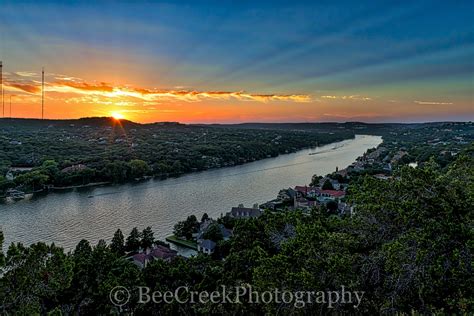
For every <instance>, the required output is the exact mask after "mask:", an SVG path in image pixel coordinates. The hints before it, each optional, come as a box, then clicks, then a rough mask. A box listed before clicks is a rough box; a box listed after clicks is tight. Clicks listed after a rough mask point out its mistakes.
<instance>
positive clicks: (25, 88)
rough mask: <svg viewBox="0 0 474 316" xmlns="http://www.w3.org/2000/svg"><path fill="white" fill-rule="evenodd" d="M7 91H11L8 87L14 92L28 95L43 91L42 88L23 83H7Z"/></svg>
mask: <svg viewBox="0 0 474 316" xmlns="http://www.w3.org/2000/svg"><path fill="white" fill-rule="evenodd" d="M4 85H5V89H6V90H9V89H8V87H10V88H12V90H16V91H22V92H27V93H32V94H36V93H39V92H40V91H41V88H40V87H39V86H37V85H35V84H31V83H22V82H5V83H4Z"/></svg>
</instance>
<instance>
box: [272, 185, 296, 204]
mask: <svg viewBox="0 0 474 316" xmlns="http://www.w3.org/2000/svg"><path fill="white" fill-rule="evenodd" d="M297 194H298V193H297V192H296V191H295V190H293V189H292V188H288V189H283V190H280V192H278V196H277V199H279V200H281V201H284V202H288V201H293V199H294V198H295V196H296V195H297Z"/></svg>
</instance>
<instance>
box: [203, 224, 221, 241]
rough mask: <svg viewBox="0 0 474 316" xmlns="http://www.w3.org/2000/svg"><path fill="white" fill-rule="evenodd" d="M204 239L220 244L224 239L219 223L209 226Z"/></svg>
mask: <svg viewBox="0 0 474 316" xmlns="http://www.w3.org/2000/svg"><path fill="white" fill-rule="evenodd" d="M203 238H204V239H210V240H212V241H214V242H218V241H220V240H222V239H223V236H222V231H221V227H220V225H219V224H218V223H213V224H211V225H209V227H208V228H207V230H206V232H205V233H204V234H203Z"/></svg>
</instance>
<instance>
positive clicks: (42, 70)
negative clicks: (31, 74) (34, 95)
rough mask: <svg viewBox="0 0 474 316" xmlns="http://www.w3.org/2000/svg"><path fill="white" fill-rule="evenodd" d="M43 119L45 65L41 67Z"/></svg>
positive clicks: (42, 113) (42, 116)
mask: <svg viewBox="0 0 474 316" xmlns="http://www.w3.org/2000/svg"><path fill="white" fill-rule="evenodd" d="M41 119H42V120H44V67H43V68H41Z"/></svg>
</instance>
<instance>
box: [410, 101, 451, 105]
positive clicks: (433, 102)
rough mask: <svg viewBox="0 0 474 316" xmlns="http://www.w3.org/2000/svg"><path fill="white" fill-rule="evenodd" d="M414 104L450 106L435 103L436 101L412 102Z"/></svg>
mask: <svg viewBox="0 0 474 316" xmlns="http://www.w3.org/2000/svg"><path fill="white" fill-rule="evenodd" d="M413 102H415V103H416V104H425V105H451V104H454V103H452V102H436V101H413Z"/></svg>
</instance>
